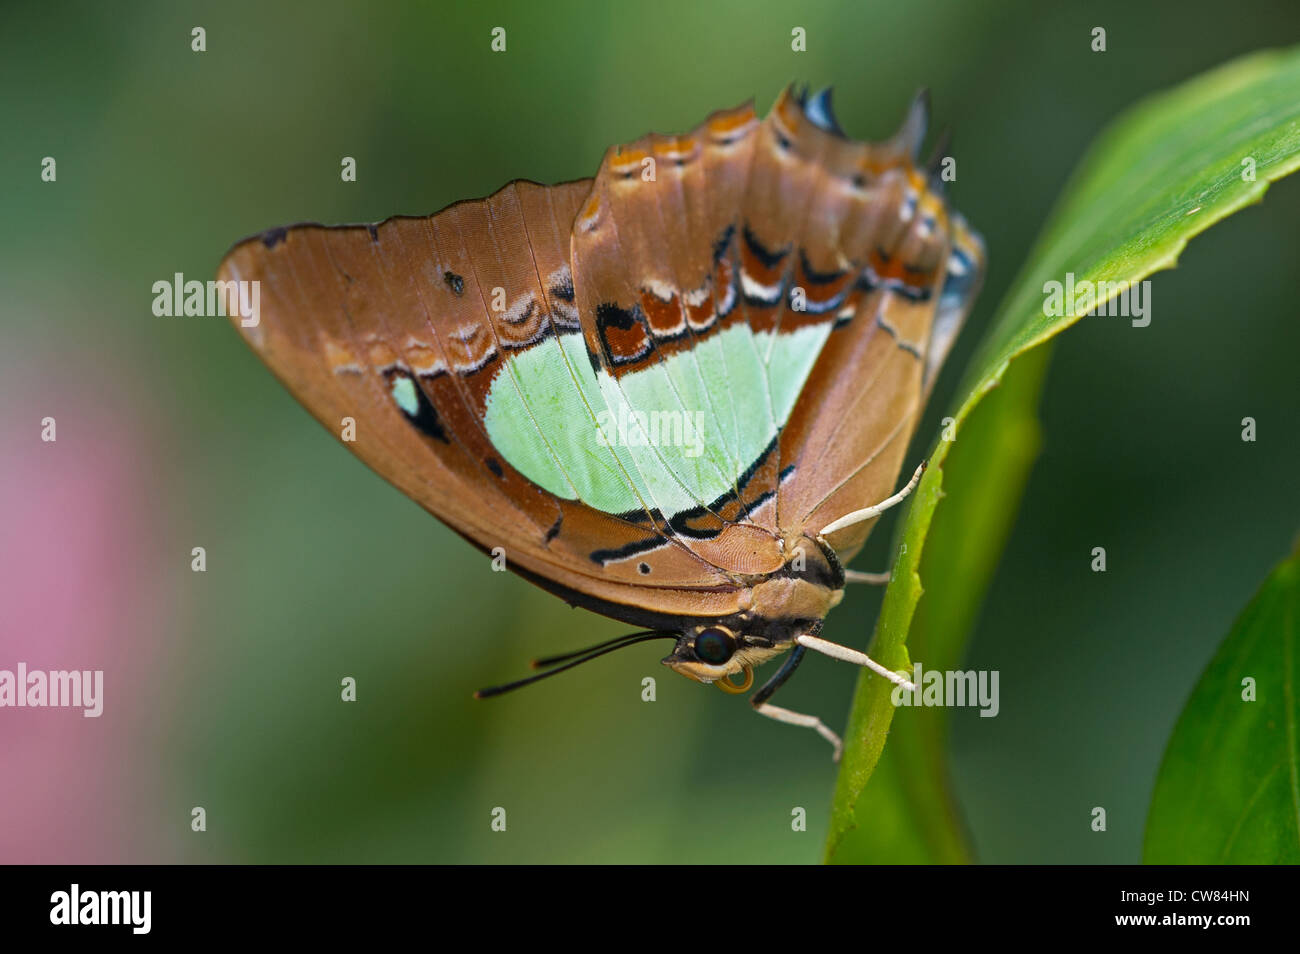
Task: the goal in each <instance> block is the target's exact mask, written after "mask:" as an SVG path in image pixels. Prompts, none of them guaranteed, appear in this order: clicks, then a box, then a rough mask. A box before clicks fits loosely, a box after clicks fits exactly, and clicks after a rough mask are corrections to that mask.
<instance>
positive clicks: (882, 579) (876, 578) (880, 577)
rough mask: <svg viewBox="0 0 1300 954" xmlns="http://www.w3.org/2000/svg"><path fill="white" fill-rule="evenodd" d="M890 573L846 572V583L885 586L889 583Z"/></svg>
mask: <svg viewBox="0 0 1300 954" xmlns="http://www.w3.org/2000/svg"><path fill="white" fill-rule="evenodd" d="M890 575H891V574H890V572H889V571H888V570H886V571H885V572H884V573H864V572H862V571H861V570H845V571H844V582H845V583H869V584H870V585H872V586H884V585H885V584H886V583H888V582H889V578H890Z"/></svg>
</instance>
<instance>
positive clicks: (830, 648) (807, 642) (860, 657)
mask: <svg viewBox="0 0 1300 954" xmlns="http://www.w3.org/2000/svg"><path fill="white" fill-rule="evenodd" d="M795 642H797V643H798V644H799V646H800V647H807V648H808V649H813V650H816V651H817V652H819V653H824V654H825V655H827V656H830V657H831V658H832V659H839V660H842V661H843V662H848V663H853V665H855V666H866V667H867V668H868V669H870V670H871V671H872V672H874V673H875V674H876V675H878V676H882V677H884V678H885V679H888V680H889V681H890V682H892V683H893V684H894V685H896V686H902V687H903V688H904V689H907V690H908V691H909V692H915V691H916V683H914V682H912V681H911V680H908V679H905V678H903V677H902V676H900V675H899V674H898V673H896V672H894V671H893V670H890V669H886V668H885V667H884V666H882V665H880V663H878V662H876V661H875V660H874V659H872V658H871V657H870V656H868V655H867V654H866V653H860V652H858V651H857V650H856V649H849V647H847V646H841V645H840V644H839V643H832V642H830V641H829V640H825V639H822V638H821V637H820V636H812V635H810V634H808V633H805V634H804V635H802V636H800V637H799V638H798V639H796V640H795ZM777 675H780V673H777ZM764 688H767V687H766V686H764ZM755 698H757V695H755Z"/></svg>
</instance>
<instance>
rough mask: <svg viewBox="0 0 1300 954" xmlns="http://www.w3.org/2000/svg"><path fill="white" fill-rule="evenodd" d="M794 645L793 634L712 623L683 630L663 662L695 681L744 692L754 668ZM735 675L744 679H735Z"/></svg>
mask: <svg viewBox="0 0 1300 954" xmlns="http://www.w3.org/2000/svg"><path fill="white" fill-rule="evenodd" d="M793 645H794V639H793V637H791V638H790V639H788V640H783V639H772V638H769V637H767V636H752V635H747V634H745V633H741V632H737V631H735V630H733V629H732V628H730V627H728V626H724V625H721V624H719V623H709V624H707V625H702V626H699V627H696V628H694V629H692V630H690V631H688V632H685V633H682V634H681V636H679V637H678V639H677V645H676V646H674V647H673V651H672V652H671V653H669V654H668V655H667V656H665V657H664V660H663V664H664V665H665V666H667V667H669V668H670V669H672V670H674V671H675V672H679V673H681V674H682V675H683V676H686V677H687V678H688V679H694V680H695V681H696V682H702V683H705V684H706V685H707V684H710V683H711V684H713V685H716V686H717V687H718V688H719V689H722V690H724V691H726V692H745V691H746V690H748V689H749V687H750V686H751V685H753V682H754V667H756V666H760V665H762V664H763V663H765V662H767V661H768V660H769V659H771V658H772V657H773V656H777V655H780V654H781V653H783V652H785V651H786V650H788V649H790V647H791V646H793ZM733 676H741V677H742V680H741V681H740V682H735V681H734V680H733V679H732V677H733Z"/></svg>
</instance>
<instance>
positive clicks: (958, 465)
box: [826, 50, 1300, 862]
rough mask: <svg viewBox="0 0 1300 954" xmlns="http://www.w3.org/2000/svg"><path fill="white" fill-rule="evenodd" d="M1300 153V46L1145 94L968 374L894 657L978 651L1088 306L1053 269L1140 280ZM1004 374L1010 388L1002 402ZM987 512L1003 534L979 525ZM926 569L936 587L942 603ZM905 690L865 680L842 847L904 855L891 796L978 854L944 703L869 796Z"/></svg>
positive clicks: (918, 499) (905, 664) (883, 654)
mask: <svg viewBox="0 0 1300 954" xmlns="http://www.w3.org/2000/svg"><path fill="white" fill-rule="evenodd" d="M1247 158H1249V159H1251V160H1253V167H1254V173H1255V175H1254V179H1253V180H1247V179H1244V178H1243V174H1244V172H1245V170H1246V166H1245V165H1243V160H1244V159H1247ZM1297 166H1300V50H1287V51H1281V52H1265V53H1258V54H1254V55H1252V56H1249V57H1245V58H1243V59H1240V60H1236V61H1234V62H1232V63H1229V64H1227V65H1225V66H1222V67H1219V68H1218V69H1215V70H1213V71H1211V72H1209V73H1207V74H1205V75H1203V76H1200V77H1198V78H1196V79H1194V80H1191V81H1189V82H1187V83H1184V84H1183V85H1181V86H1179V87H1176V88H1175V89H1173V90H1170V91H1167V92H1164V93H1160V94H1158V95H1156V96H1153V97H1151V98H1150V99H1148V100H1145V101H1143V102H1141V103H1139V104H1138V105H1137V106H1135V107H1133V108H1132V109H1130V110H1129V111H1128V112H1126V113H1125V114H1124V115H1123V116H1122V117H1121V118H1120V119H1119V120H1117V121H1116V122H1115V123H1114V124H1113V125H1112V126H1111V127H1110V128H1109V129H1108V130H1107V131H1106V132H1104V133H1103V134H1102V136H1101V137H1100V138H1099V139H1098V141H1097V142H1096V144H1095V145H1094V146H1093V148H1092V149H1091V150H1090V152H1089V153H1088V155H1087V157H1086V158H1085V159H1084V161H1083V163H1082V164H1081V166H1080V169H1079V170H1078V171H1077V172H1076V173H1075V175H1074V177H1073V178H1072V180H1071V182H1070V184H1069V185H1068V186H1067V188H1066V191H1065V196H1064V198H1063V199H1062V200H1061V202H1060V203H1059V204H1058V208H1057V211H1056V212H1055V213H1054V214H1053V217H1052V220H1051V223H1050V224H1049V226H1048V227H1047V229H1046V230H1045V232H1044V234H1043V236H1042V238H1041V239H1040V240H1039V242H1038V244H1037V246H1036V248H1035V250H1034V252H1033V253H1032V254H1031V255H1030V257H1029V261H1028V263H1027V265H1026V266H1025V267H1024V268H1023V269H1022V270H1021V273H1020V275H1019V277H1018V278H1017V280H1016V281H1015V282H1014V283H1013V285H1012V288H1011V291H1010V292H1009V294H1008V295H1007V297H1006V298H1005V299H1004V301H1003V303H1002V306H1001V307H1000V309H999V311H998V315H997V317H996V318H995V319H994V322H993V324H992V326H991V330H990V331H989V333H988V335H987V337H986V339H985V340H984V342H983V343H982V345H981V347H980V348H979V350H978V352H977V354H976V357H975V360H974V361H973V362H972V364H971V367H970V368H969V370H968V372H967V376H966V379H965V383H964V384H963V387H962V388H961V390H960V391H959V394H964V395H965V398H964V399H963V401H962V404H961V406H960V408H959V409H958V411H957V412H956V414H955V415H953V416H954V418H955V420H956V436H957V439H956V440H955V441H952V442H948V441H943V440H940V441H939V442H938V443H937V445H936V446H935V449H934V452H933V454H932V455H931V456H930V467H929V469H928V470H927V471H926V474H925V476H924V478H923V479H922V480H921V483H920V485H919V486H918V487H917V489H916V492H915V493H914V494H913V496H912V500H911V504H910V506H909V508H908V512H907V514H906V516H905V518H904V520H903V523H902V526H901V529H900V532H899V547H898V553H899V555H898V558H897V561H896V563H895V565H894V568H893V569H894V580H893V582H892V583H891V584H890V586H889V589H888V590H887V592H886V593H885V599H884V604H883V606H882V608H881V613H880V618H879V620H878V621H877V624H876V632H875V636H874V639H873V644H872V655H873V656H874V657H875V658H876V659H877V660H879V661H880V662H882V663H884V664H885V665H887V666H889V667H890V668H892V669H900V670H903V669H908V668H909V667H910V659H909V656H908V641H909V638H911V639H912V640H913V642H912V644H911V646H912V649H913V651H914V652H915V653H916V655H917V658H918V660H919V661H920V662H922V664H923V665H925V666H926V667H927V668H936V669H938V668H951V667H953V666H955V665H957V663H956V661H957V660H959V659H960V658H961V655H962V650H963V648H964V643H965V638H966V634H967V632H968V631H969V628H970V625H971V622H972V621H973V619H974V615H975V613H976V612H977V610H978V607H979V604H980V602H981V600H982V597H983V593H984V589H985V584H986V583H987V579H988V577H989V575H990V573H991V570H992V566H993V565H994V563H995V562H996V558H997V556H998V554H999V553H1000V551H1001V545H1002V541H1003V539H1004V538H1005V534H1006V532H1007V530H1008V528H1009V524H1010V521H1011V519H1012V514H1013V512H1014V510H1015V506H1016V502H1017V501H1018V499H1019V496H1020V491H1021V489H1022V487H1023V483H1024V479H1025V476H1026V474H1027V468H1028V465H1029V460H1030V459H1031V458H1032V453H1033V447H1034V442H1035V440H1036V438H1035V436H1034V432H1033V427H1032V425H1031V424H1029V423H1027V422H1030V421H1032V420H1033V416H1034V408H1035V407H1036V404H1037V397H1038V393H1039V387H1038V380H1037V379H1038V378H1039V377H1040V376H1041V373H1042V367H1043V363H1044V362H1045V358H1044V357H1043V356H1042V355H1041V354H1037V349H1039V348H1040V346H1042V345H1043V343H1044V342H1047V341H1048V340H1049V339H1050V338H1051V337H1053V336H1054V335H1056V334H1059V333H1060V332H1061V331H1063V330H1065V329H1066V328H1068V327H1069V326H1070V325H1072V324H1074V322H1076V321H1077V320H1079V318H1080V317H1082V315H1081V314H1066V315H1063V316H1060V317H1052V316H1049V315H1047V314H1045V313H1044V311H1045V310H1044V298H1045V296H1044V292H1043V287H1044V283H1046V282H1048V281H1060V282H1064V281H1065V280H1066V273H1072V274H1073V275H1074V277H1075V280H1076V282H1078V281H1084V280H1086V281H1091V282H1097V281H1101V280H1105V281H1112V282H1114V281H1129V282H1136V281H1140V280H1141V279H1143V278H1145V277H1146V276H1148V275H1150V274H1151V273H1152V272H1155V271H1157V270H1159V269H1162V268H1170V267H1172V266H1173V265H1174V264H1175V262H1176V261H1177V258H1178V254H1179V252H1181V250H1182V249H1183V247H1184V246H1185V245H1186V243H1187V241H1188V239H1190V238H1191V237H1192V236H1194V235H1196V234H1198V233H1200V232H1202V231H1204V230H1205V229H1206V228H1208V227H1209V226H1211V225H1213V224H1214V223H1215V222H1217V221H1219V220H1220V219H1222V218H1224V217H1226V216H1228V215H1231V214H1232V213H1233V212H1235V211H1237V210H1238V209H1241V208H1243V207H1244V206H1247V205H1249V204H1251V203H1254V202H1257V201H1259V199H1260V198H1261V197H1262V196H1263V194H1264V192H1265V190H1266V189H1267V188H1268V183H1269V182H1271V181H1273V180H1274V179H1278V178H1280V177H1281V176H1284V175H1286V174H1287V173H1290V172H1292V171H1294V170H1295V169H1296V168H1297ZM1083 310H1086V306H1085V307H1084V309H1083ZM1107 320H1122V319H1118V318H1112V319H1107ZM1135 333H1140V331H1135ZM1030 355H1034V361H1033V363H1030ZM999 387H1001V388H1003V389H1004V393H1006V394H1007V395H1008V396H1007V397H1005V398H1003V399H1001V400H999V401H996V402H984V399H985V398H986V396H988V395H990V392H992V391H993V389H995V388H999ZM1011 392H1014V393H1011ZM982 402H984V403H986V404H987V405H988V406H986V407H981V403H982ZM977 425H978V426H977ZM1004 428H1006V429H1009V430H1012V431H1017V432H1019V433H1021V434H1022V435H1023V436H1022V437H1021V438H1020V439H1019V443H1018V444H1014V445H1012V446H1008V445H1007V443H1006V441H1005V440H1004V439H1003V429H1004ZM1008 439H1009V438H1008ZM949 455H951V457H952V460H951V461H949V460H948V457H949ZM1008 457H1010V459H1008ZM945 499H946V502H945V503H944V506H942V507H939V503H940V501H941V500H945ZM936 508H937V509H936ZM982 511H988V513H982ZM984 521H987V523H988V524H989V526H987V527H986V529H987V530H988V531H989V532H990V533H991V534H992V539H982V540H978V541H976V540H973V539H972V538H971V537H969V536H966V535H967V534H970V533H972V532H977V529H974V530H973V528H980V527H981V525H982V522H984ZM932 528H933V535H934V540H933V541H930V540H928V538H929V537H930V536H931V530H932ZM963 550H964V552H963ZM923 556H924V562H922V558H923ZM923 580H924V581H925V588H926V590H928V591H929V592H930V594H931V596H930V598H929V600H926V601H923V600H922V593H923V592H925V591H926V590H923V588H922V581H923ZM931 602H933V603H935V604H936V605H934V606H930V605H929V604H930V603H931ZM918 603H919V604H920V605H921V606H922V607H924V609H922V610H921V611H920V612H918ZM923 652H924V653H929V654H932V655H923ZM892 688H893V687H892V686H891V685H890V684H889V683H888V682H886V681H885V680H883V679H881V678H880V677H878V676H875V675H872V674H871V673H869V672H864V673H863V675H862V676H861V678H860V679H859V682H858V688H857V691H856V694H855V696H854V702H853V711H852V713H851V714H850V717H849V726H848V729H847V732H846V738H845V750H844V758H843V762H842V764H841V768H840V774H839V779H838V781H837V784H836V789H835V796H834V801H833V804H832V817H831V827H830V835H829V839H828V843H827V853H826V854H827V859H828V860H833V861H844V862H860V861H868V860H870V861H881V860H902V859H899V858H898V856H897V855H896V854H894V853H893V848H892V847H891V846H893V845H896V844H897V839H896V838H895V837H894V836H893V835H892V834H891V833H890V832H886V831H883V829H884V828H885V827H886V826H885V825H884V824H882V823H881V822H882V821H883V820H882V819H880V818H879V816H878V815H877V814H873V813H876V812H879V811H881V810H882V806H883V808H884V809H886V810H892V811H895V812H898V811H901V812H904V813H909V821H908V824H909V825H911V826H912V827H913V828H915V829H916V830H917V831H919V832H922V833H924V835H923V837H922V840H921V842H920V844H923V845H924V846H925V847H924V850H923V852H922V856H921V857H916V851H917V849H916V847H915V846H913V847H912V848H910V849H908V851H909V852H910V853H911V857H909V858H907V859H906V860H931V861H946V860H962V859H963V858H965V857H967V855H968V852H967V849H966V848H965V842H964V837H963V835H962V833H961V830H960V823H959V821H958V817H959V816H958V813H957V811H956V809H955V807H954V806H953V805H952V803H951V799H950V798H949V796H948V795H947V792H946V778H945V771H946V769H945V767H944V761H943V746H944V742H945V734H946V721H945V719H944V717H943V715H942V713H941V712H940V713H938V714H937V715H928V714H927V713H928V712H929V711H930V710H925V709H921V710H908V711H907V715H906V716H904V717H901V718H900V723H899V731H900V733H903V734H905V735H906V736H908V737H907V738H905V739H904V740H903V741H904V743H905V744H906V746H907V751H905V752H902V753H900V754H899V756H898V757H897V758H896V759H894V760H893V761H891V763H890V765H889V766H887V768H888V772H889V776H888V781H889V783H890V784H889V786H887V788H888V790H882V792H881V793H880V795H879V797H876V796H874V795H873V797H872V798H863V797H862V795H863V792H864V790H865V789H866V786H867V782H868V780H870V779H871V777H872V774H873V772H874V771H875V769H876V767H877V763H878V762H879V761H880V757H881V753H882V751H883V749H884V745H885V739H886V736H887V735H888V733H889V731H890V726H891V722H892V720H893V717H894V706H893V704H892V701H891V699H890V694H891V690H892ZM913 721H915V722H916V723H917V724H916V725H915V726H912V725H910V724H909V723H911V722H913ZM900 748H901V746H900ZM850 832H853V835H852V836H851V837H849V833H850Z"/></svg>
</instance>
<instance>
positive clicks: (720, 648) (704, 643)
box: [695, 626, 736, 666]
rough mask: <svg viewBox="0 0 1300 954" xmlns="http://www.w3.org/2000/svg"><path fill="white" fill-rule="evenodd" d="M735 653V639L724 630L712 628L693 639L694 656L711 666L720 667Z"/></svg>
mask: <svg viewBox="0 0 1300 954" xmlns="http://www.w3.org/2000/svg"><path fill="white" fill-rule="evenodd" d="M735 651H736V638H735V637H734V636H732V635H731V634H730V633H729V632H727V631H726V630H725V629H720V628H719V627H716V626H712V627H710V628H709V629H706V630H704V631H702V632H701V633H700V635H698V636H696V637H695V655H696V656H697V657H699V659H700V660H702V661H703V662H706V663H709V664H711V665H714V666H720V665H722V664H723V663H724V662H726V661H727V660H728V659H730V658H731V656H732V654H733V653H734V652H735Z"/></svg>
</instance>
